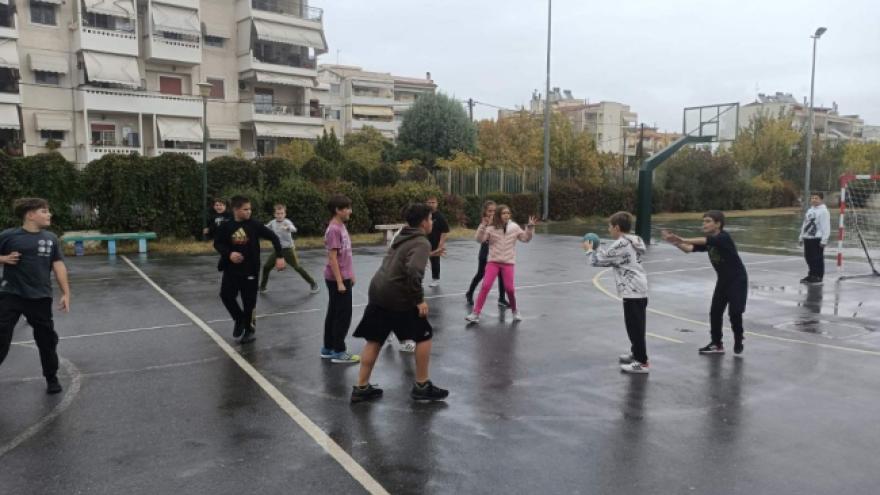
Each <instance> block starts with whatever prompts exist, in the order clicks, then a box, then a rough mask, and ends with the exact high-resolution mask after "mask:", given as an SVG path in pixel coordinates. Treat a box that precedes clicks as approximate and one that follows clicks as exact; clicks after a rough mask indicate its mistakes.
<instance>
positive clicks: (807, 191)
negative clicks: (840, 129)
mask: <svg viewBox="0 0 880 495" xmlns="http://www.w3.org/2000/svg"><path fill="white" fill-rule="evenodd" d="M825 31H827V29H825V28H824V27H820V28H819V29H817V30H816V33H815V34H814V35H813V36H810V37H811V38H813V69H812V70H811V71H810V121H809V122H807V170H806V172H805V174H804V204H803V207H804V211H806V210H807V209H809V208H810V173H811V170H810V169H811V167H812V162H813V89H814V87H815V84H816V42H817V41H819V38H820V37H821V36H822V35H823V34H825ZM826 126H827V124H826Z"/></svg>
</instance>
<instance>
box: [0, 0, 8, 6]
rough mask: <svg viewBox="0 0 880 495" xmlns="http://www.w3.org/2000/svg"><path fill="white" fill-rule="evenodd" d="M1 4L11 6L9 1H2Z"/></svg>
mask: <svg viewBox="0 0 880 495" xmlns="http://www.w3.org/2000/svg"><path fill="white" fill-rule="evenodd" d="M0 4H3V5H9V0H0Z"/></svg>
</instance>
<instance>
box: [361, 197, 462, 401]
mask: <svg viewBox="0 0 880 495" xmlns="http://www.w3.org/2000/svg"><path fill="white" fill-rule="evenodd" d="M404 217H405V218H406V223H407V226H406V227H404V228H403V229H401V231H400V233H398V234H397V236H395V237H394V240H393V241H392V243H391V246H390V247H389V248H388V252H387V253H386V254H385V259H383V260H382V265H381V266H380V267H379V270H378V271H377V272H376V274H375V275H374V276H373V280H371V281H370V289H369V292H368V302H367V307H366V309H365V310H364V316H363V318H362V319H361V322H360V323H359V324H358V326H357V330H355V332H354V336H355V337H361V338H363V339H366V341H367V343H366V344H365V345H364V350H363V352H362V353H361V369H360V373H359V374H358V383H357V385H355V386H354V387H353V389H352V392H351V401H352V402H362V401H366V400H370V399H377V398H379V397H381V396H382V389H380V388H378V387H375V386H373V385H371V384H370V375H371V374H372V373H373V366H374V365H375V364H376V359H377V358H378V357H379V350H380V349H381V348H382V344H383V343H384V342H385V340H386V339H388V335H389V334H390V333H391V332H394V334H395V335H397V338H398V340H400V341H401V342H403V341H405V340H413V341H415V342H416V349H415V354H416V382H415V383H414V384H413V387H412V390H411V391H410V397H412V398H413V399H414V400H417V401H438V400H443V399H445V398H446V397H447V396H448V395H449V391H448V390H444V389H442V388H439V387H435V386H434V384H433V383H431V380H430V379H429V378H428V364H429V361H430V358H431V337H432V336H433V329H432V328H431V324H430V323H428V319H427V318H428V303H426V302H425V294H424V291H423V289H422V279H423V278H424V276H425V265H427V263H428V256H429V254H430V252H431V242H430V241H429V240H428V237H427V236H428V234H430V233H431V229H432V227H433V222H432V220H431V208H429V207H428V206H427V205H425V204H422V203H418V204H413V205H410V206H409V207H407V209H406V212H405V214H404Z"/></svg>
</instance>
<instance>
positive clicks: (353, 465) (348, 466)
mask: <svg viewBox="0 0 880 495" xmlns="http://www.w3.org/2000/svg"><path fill="white" fill-rule="evenodd" d="M122 259H123V260H124V261H125V262H126V263H128V266H130V267H131V269H132V270H134V271H135V272H137V274H138V275H140V276H141V278H143V279H144V280H146V281H147V283H148V284H150V285H151V286H152V287H153V288H154V289H156V292H158V293H159V294H161V295H162V297H164V298H165V299H167V300H168V302H170V303H171V304H173V305H174V307H175V308H177V309H178V311H180V312H181V313H183V314H184V315H186V316H187V318H189V319H190V320H192V322H193V323H195V324H196V326H198V327H199V328H201V329H202V330H203V331H204V332H205V333H206V334H207V335H208V337H210V338H211V340H213V341H214V342H215V343H216V344H217V345H218V346H220V348H221V349H222V350H223V352H225V353H226V354H227V355H228V356H229V357H230V358H232V360H233V361H235V364H237V365H238V366H239V367H240V368H241V369H242V371H244V372H245V373H247V375H248V376H250V377H251V379H252V380H253V381H254V382H256V384H257V385H259V386H260V388H262V389H263V391H264V392H266V394H267V395H268V396H269V397H270V398H271V399H272V400H274V401H275V403H276V404H278V407H280V408H281V410H283V411H284V412H285V413H287V415H288V416H290V419H292V420H293V421H294V422H295V423H296V424H297V425H299V427H300V428H302V429H303V431H305V432H306V433H307V434H308V435H309V436H310V437H312V439H313V440H314V441H315V442H316V443H317V444H318V445H319V446H320V447H321V448H323V449H324V451H325V452H327V453H328V454H329V455H330V456H331V457H333V459H335V460H336V462H338V463H339V465H340V466H342V468H343V469H345V470H346V471H347V472H348V474H350V475H351V476H352V478H354V479H355V481H357V482H358V483H360V484H361V486H363V487H364V489H365V490H367V492H369V493H376V494H388V492H387V491H386V490H385V488H383V487H382V485H380V484H379V482H378V481H376V480H375V479H374V478H373V477H372V476H370V473H368V472H367V470H366V469H364V468H363V467H362V466H361V465H360V464H358V463H357V461H355V460H354V458H352V457H351V456H350V455H349V454H348V452H346V451H345V450H343V448H342V447H340V446H339V444H337V443H336V442H334V441H333V439H332V438H330V436H329V435H327V434H326V433H324V431H323V430H321V428H319V427H318V425H316V424H315V423H314V422H313V421H312V420H311V419H309V417H308V416H306V415H305V414H304V413H303V412H302V411H301V410H300V409H299V408H298V407H296V406H295V405H294V404H293V402H291V401H290V399H288V398H287V397H286V396H285V395H284V394H282V393H281V391H280V390H278V388H277V387H275V385H272V383H271V382H270V381H269V380H267V379H266V377H264V376H263V375H262V374H260V372H259V371H257V369H256V368H254V367H253V365H252V364H251V363H249V362H248V361H247V360H246V359H245V358H244V357H242V355H241V354H239V353H238V352H236V351H235V349H233V348H232V346H230V345H229V344H228V343H227V342H226V341H225V340H224V339H223V337H221V336H220V335H218V334H217V332H215V331H214V330H213V329H212V328H211V327H209V326H208V324H207V323H205V322H204V321H203V320H202V319H201V318H199V317H198V316H196V315H195V314H194V313H193V312H192V311H190V310H189V309H187V307H186V306H184V305H183V304H181V303H179V302H178V301H177V299H174V298H173V297H172V296H171V294H169V293H168V292H166V291H165V290H164V289H162V288H161V287H159V285H158V284H156V282H154V281H153V279H151V278H150V277H149V276H147V274H146V273H144V272H143V271H141V269H140V268H138V267H137V266H135V264H134V263H132V262H131V260H129V259H128V256H124V255H123V256H122Z"/></svg>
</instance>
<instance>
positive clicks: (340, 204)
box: [327, 194, 351, 215]
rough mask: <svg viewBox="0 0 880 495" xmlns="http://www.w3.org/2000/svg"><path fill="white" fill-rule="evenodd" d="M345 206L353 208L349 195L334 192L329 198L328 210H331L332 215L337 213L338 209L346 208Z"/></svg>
mask: <svg viewBox="0 0 880 495" xmlns="http://www.w3.org/2000/svg"><path fill="white" fill-rule="evenodd" d="M345 208H351V199H349V197H348V196H345V195H342V194H334V195H333V196H331V197H330V199H329V200H327V210H329V211H330V214H331V215H336V211H337V210H344V209H345Z"/></svg>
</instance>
